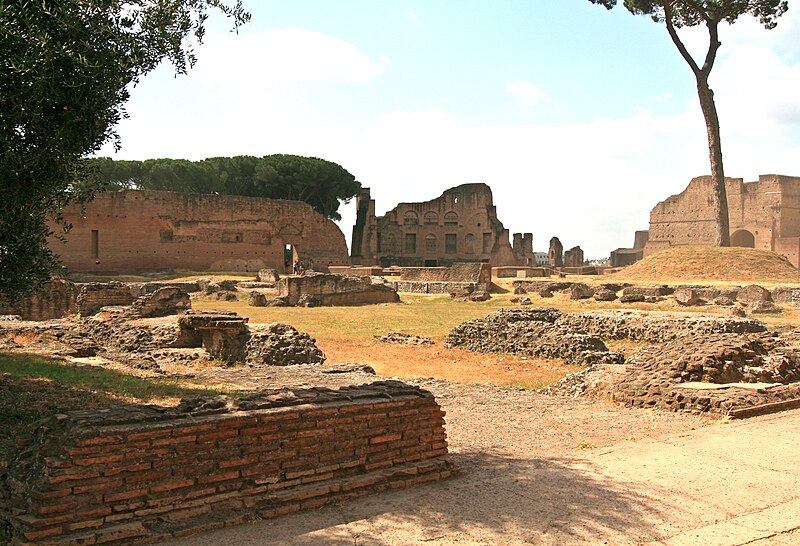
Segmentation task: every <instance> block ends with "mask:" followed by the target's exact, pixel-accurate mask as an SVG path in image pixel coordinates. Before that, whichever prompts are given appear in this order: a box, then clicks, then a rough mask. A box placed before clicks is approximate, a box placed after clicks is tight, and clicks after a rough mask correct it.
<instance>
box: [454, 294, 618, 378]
mask: <svg viewBox="0 0 800 546" xmlns="http://www.w3.org/2000/svg"><path fill="white" fill-rule="evenodd" d="M560 316H561V312H560V311H558V310H556V309H548V308H542V307H538V308H533V309H504V310H501V311H496V312H494V313H491V314H489V315H487V316H486V317H484V318H480V319H475V320H470V321H467V322H464V323H462V324H460V325H459V326H457V327H455V328H453V330H451V331H450V333H449V334H448V335H447V341H446V346H447V347H457V348H460V349H467V350H470V351H478V352H485V353H511V354H524V355H531V356H538V357H542V358H562V359H564V360H565V361H566V362H568V363H571V364H590V363H593V362H621V361H622V357H621V355H619V354H617V353H610V352H609V351H608V348H607V347H606V346H605V344H604V343H603V341H602V340H601V339H600V338H598V337H596V336H592V335H590V334H587V333H585V332H582V331H579V330H574V329H572V330H571V329H568V328H564V327H561V326H559V325H558V324H557V320H558V319H559V317H560Z"/></svg>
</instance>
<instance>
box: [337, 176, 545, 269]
mask: <svg viewBox="0 0 800 546" xmlns="http://www.w3.org/2000/svg"><path fill="white" fill-rule="evenodd" d="M356 207H357V213H356V224H355V226H353V244H352V253H351V256H352V259H353V262H354V263H357V264H362V265H373V264H376V263H377V264H380V265H381V266H388V265H402V266H436V265H449V264H452V263H456V262H465V261H466V262H480V261H483V262H491V264H492V265H495V266H501V265H534V264H535V263H536V262H535V258H534V255H533V235H532V234H530V233H525V234H522V233H515V234H514V245H513V246H512V245H511V242H510V241H509V232H508V230H507V229H505V228H504V227H503V223H502V222H500V220H499V219H498V217H497V209H496V207H495V206H494V204H493V202H492V190H491V188H489V186H487V185H486V184H462V185H461V186H457V187H455V188H450V189H448V190H446V191H445V192H444V193H443V194H442V195H441V196H440V197H438V198H436V199H432V200H431V201H425V202H422V203H400V204H399V205H397V206H396V207H395V208H393V209H392V210H390V211H389V212H387V213H386V214H385V215H384V216H381V217H376V216H375V200H374V199H371V197H370V192H369V188H363V189H362V190H361V193H360V194H359V195H358V197H357V200H356Z"/></svg>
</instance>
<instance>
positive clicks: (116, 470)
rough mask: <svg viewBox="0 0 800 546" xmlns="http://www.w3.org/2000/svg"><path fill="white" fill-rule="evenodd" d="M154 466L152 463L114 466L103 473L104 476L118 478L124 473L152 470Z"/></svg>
mask: <svg viewBox="0 0 800 546" xmlns="http://www.w3.org/2000/svg"><path fill="white" fill-rule="evenodd" d="M152 466H153V465H152V463H149V462H146V463H145V462H143V463H136V464H128V465H125V466H114V467H111V468H108V469H106V470H105V471H104V472H103V476H106V477H110V476H116V475H117V474H121V473H123V472H139V471H141V470H150V468H152Z"/></svg>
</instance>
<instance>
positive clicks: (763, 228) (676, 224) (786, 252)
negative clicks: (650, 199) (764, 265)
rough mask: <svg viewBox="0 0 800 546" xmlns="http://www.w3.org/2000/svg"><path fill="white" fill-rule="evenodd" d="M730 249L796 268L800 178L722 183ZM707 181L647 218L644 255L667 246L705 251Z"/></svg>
mask: <svg viewBox="0 0 800 546" xmlns="http://www.w3.org/2000/svg"><path fill="white" fill-rule="evenodd" d="M725 188H726V190H727V194H728V220H729V222H730V237H731V246H739V247H749V248H756V249H761V250H771V251H773V252H775V253H777V254H781V255H783V256H785V257H786V258H788V259H789V261H790V262H791V263H792V264H793V265H794V266H795V267H798V266H800V215H798V210H800V177H793V176H783V175H776V174H763V175H760V176H759V177H758V181H755V182H745V181H744V180H743V179H741V178H726V179H725ZM711 193H712V187H711V177H709V176H699V177H697V178H694V179H692V181H691V182H690V183H689V185H688V186H687V187H686V189H685V190H683V191H682V192H681V193H679V194H678V195H673V196H671V197H668V198H667V199H665V200H664V201H661V202H660V203H658V204H657V205H656V206H655V207H654V208H653V210H652V211H651V212H650V233H649V240H648V241H647V243H646V245H645V247H644V255H645V256H649V255H650V254H653V253H655V252H658V251H659V250H664V249H665V248H669V247H672V246H689V245H693V246H708V245H713V241H714V211H713V209H712V208H711V207H710V206H709V196H710V195H711Z"/></svg>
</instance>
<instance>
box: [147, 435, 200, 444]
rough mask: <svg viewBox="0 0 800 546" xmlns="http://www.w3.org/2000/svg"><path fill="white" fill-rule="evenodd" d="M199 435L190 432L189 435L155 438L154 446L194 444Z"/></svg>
mask: <svg viewBox="0 0 800 546" xmlns="http://www.w3.org/2000/svg"><path fill="white" fill-rule="evenodd" d="M198 438H199V436H195V435H194V434H190V435H188V436H177V437H176V436H170V437H169V438H159V439H154V440H153V445H154V446H167V445H175V444H193V443H195V442H196V441H198V440H197V439H198Z"/></svg>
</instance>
